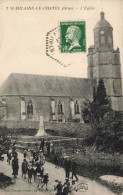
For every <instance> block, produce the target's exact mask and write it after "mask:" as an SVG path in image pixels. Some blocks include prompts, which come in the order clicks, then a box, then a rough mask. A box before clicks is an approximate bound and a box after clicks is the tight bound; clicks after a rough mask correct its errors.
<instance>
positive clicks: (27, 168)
mask: <svg viewBox="0 0 123 195" xmlns="http://www.w3.org/2000/svg"><path fill="white" fill-rule="evenodd" d="M28 152H29V151H26V150H25V151H24V153H23V155H24V159H23V162H22V166H21V168H22V177H23V176H24V178H25V179H26V174H28V182H30V183H31V182H32V177H34V182H36V183H38V185H37V189H38V188H39V187H40V185H41V187H43V186H44V185H45V186H46V190H48V189H47V184H48V181H49V180H48V178H49V176H48V173H45V174H44V166H43V165H44V163H45V157H44V154H43V151H42V150H40V151H39V152H37V151H35V150H33V151H32V152H31V153H30V155H29V156H28V155H27V154H28ZM27 159H28V161H27Z"/></svg>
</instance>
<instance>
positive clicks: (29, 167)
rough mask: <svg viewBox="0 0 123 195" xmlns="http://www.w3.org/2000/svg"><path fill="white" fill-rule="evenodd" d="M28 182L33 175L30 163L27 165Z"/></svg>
mask: <svg viewBox="0 0 123 195" xmlns="http://www.w3.org/2000/svg"><path fill="white" fill-rule="evenodd" d="M27 171H28V182H30V183H31V182H32V181H31V180H32V175H33V173H34V169H33V166H32V167H31V166H30V165H29V166H28V170H27Z"/></svg>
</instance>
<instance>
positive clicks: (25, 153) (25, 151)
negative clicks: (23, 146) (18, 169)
mask: <svg viewBox="0 0 123 195" xmlns="http://www.w3.org/2000/svg"><path fill="white" fill-rule="evenodd" d="M26 156H27V150H24V153H23V157H24V158H26Z"/></svg>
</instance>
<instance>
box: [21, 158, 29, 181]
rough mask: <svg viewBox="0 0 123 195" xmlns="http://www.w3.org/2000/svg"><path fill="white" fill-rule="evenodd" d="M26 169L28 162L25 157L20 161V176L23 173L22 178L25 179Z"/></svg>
mask: <svg viewBox="0 0 123 195" xmlns="http://www.w3.org/2000/svg"><path fill="white" fill-rule="evenodd" d="M27 169H28V162H27V161H26V159H24V160H23V162H22V177H23V175H24V179H26V173H27Z"/></svg>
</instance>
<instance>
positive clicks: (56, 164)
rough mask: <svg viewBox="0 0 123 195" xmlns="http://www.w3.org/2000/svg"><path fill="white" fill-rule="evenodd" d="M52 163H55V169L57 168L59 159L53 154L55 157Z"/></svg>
mask: <svg viewBox="0 0 123 195" xmlns="http://www.w3.org/2000/svg"><path fill="white" fill-rule="evenodd" d="M54 163H55V168H57V169H58V168H59V159H58V155H57V154H55V156H54Z"/></svg>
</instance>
